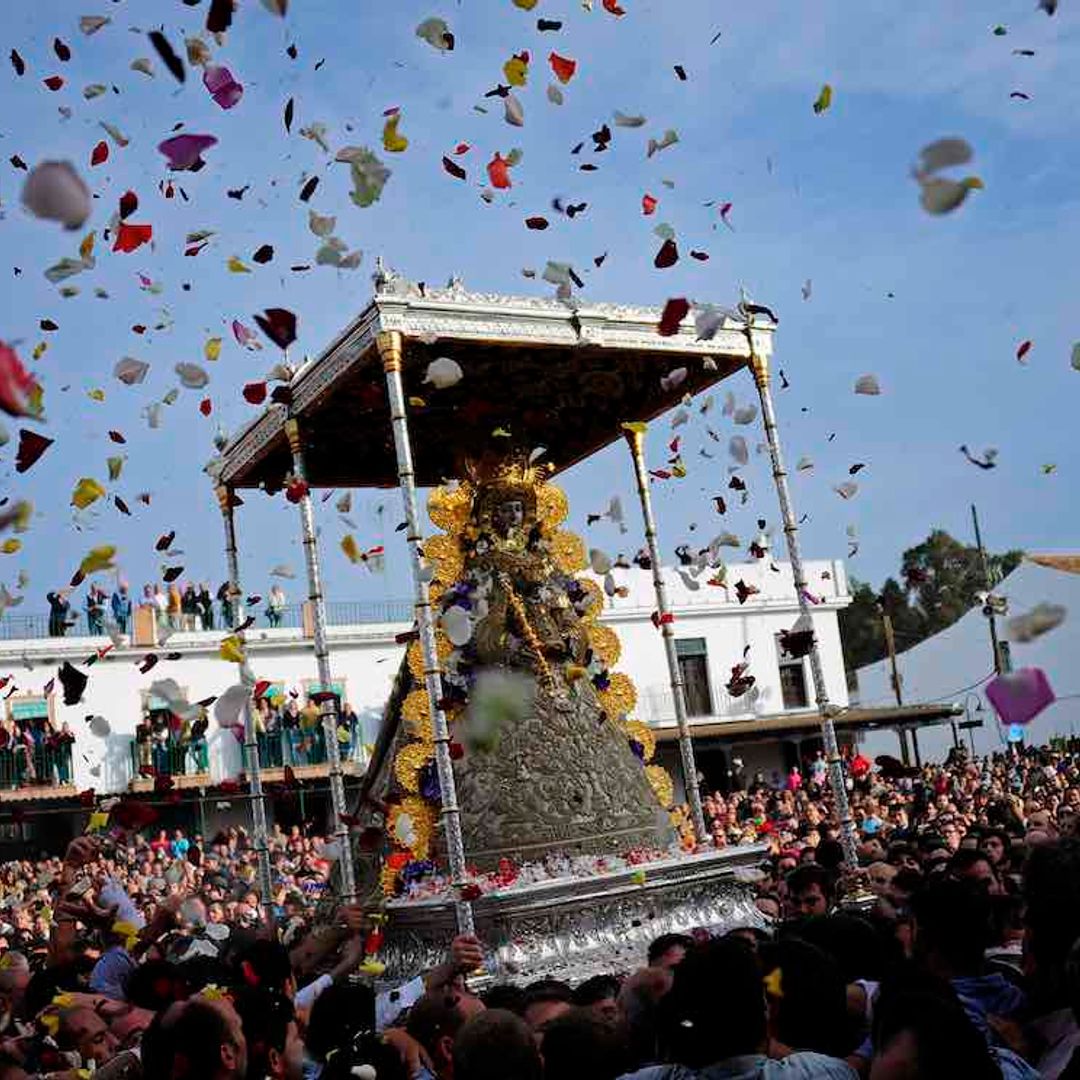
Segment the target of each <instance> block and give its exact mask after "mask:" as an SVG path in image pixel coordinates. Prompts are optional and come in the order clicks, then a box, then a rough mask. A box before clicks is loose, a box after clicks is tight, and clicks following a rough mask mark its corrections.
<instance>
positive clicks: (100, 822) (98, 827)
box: [86, 810, 109, 833]
mask: <svg viewBox="0 0 1080 1080" xmlns="http://www.w3.org/2000/svg"><path fill="white" fill-rule="evenodd" d="M108 827H109V812H108V811H107V810H95V811H94V812H93V813H92V814H91V815H90V820H89V821H88V822H87V823H86V831H87V832H88V833H96V832H102V831H103V830H104V829H107V828H108Z"/></svg>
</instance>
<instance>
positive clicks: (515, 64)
mask: <svg viewBox="0 0 1080 1080" xmlns="http://www.w3.org/2000/svg"><path fill="white" fill-rule="evenodd" d="M503 74H504V75H505V76H506V81H507V82H508V83H509V84H510V85H511V86H524V85H525V80H526V79H527V78H528V75H529V65H528V64H526V63H525V61H524V60H522V59H521V57H520V56H511V57H510V59H509V60H507V61H506V63H505V64H503Z"/></svg>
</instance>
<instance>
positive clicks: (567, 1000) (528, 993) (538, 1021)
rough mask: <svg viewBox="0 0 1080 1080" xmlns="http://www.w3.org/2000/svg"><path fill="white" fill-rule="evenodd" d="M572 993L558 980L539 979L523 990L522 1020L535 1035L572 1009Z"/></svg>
mask: <svg viewBox="0 0 1080 1080" xmlns="http://www.w3.org/2000/svg"><path fill="white" fill-rule="evenodd" d="M573 999H574V992H573V990H571V989H570V987H569V986H568V985H567V984H566V983H564V982H560V981H559V980H558V979H541V980H540V981H539V982H535V983H532V984H531V985H530V986H527V987H526V988H525V998H524V1002H523V1005H522V1009H521V1016H522V1019H523V1020H524V1021H525V1023H526V1024H528V1025H529V1027H530V1028H531V1029H532V1030H533V1031H534V1032H535V1033H536V1034H537V1035H539V1034H541V1033H542V1032H543V1030H544V1028H545V1027H547V1025H548V1024H550V1023H551V1021H552V1020H554V1019H555V1018H556V1017H559V1016H562V1015H563V1014H564V1013H568V1012H569V1011H570V1010H571V1009H572V1008H573Z"/></svg>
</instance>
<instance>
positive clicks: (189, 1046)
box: [142, 996, 248, 1080]
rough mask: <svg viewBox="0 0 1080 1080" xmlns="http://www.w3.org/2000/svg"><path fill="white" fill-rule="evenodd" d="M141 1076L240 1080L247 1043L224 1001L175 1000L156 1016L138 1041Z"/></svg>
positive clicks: (233, 1011) (236, 1016) (244, 1071)
mask: <svg viewBox="0 0 1080 1080" xmlns="http://www.w3.org/2000/svg"><path fill="white" fill-rule="evenodd" d="M142 1062H143V1075H144V1076H147V1077H150V1076H162V1077H170V1078H171V1080H245V1077H246V1076H247V1069H248V1059H247V1041H246V1039H245V1038H244V1029H243V1026H242V1024H241V1022H240V1016H239V1014H238V1013H237V1011H236V1009H235V1008H234V1007H233V1005H232V1003H231V1002H230V1001H228V1000H227V999H226V998H208V997H204V996H200V997H195V998H190V999H189V1000H187V1001H181V1002H177V1004H175V1005H172V1006H170V1007H169V1008H168V1009H166V1010H165V1012H163V1013H160V1014H159V1015H158V1017H157V1019H155V1021H154V1022H153V1023H152V1024H151V1025H150V1027H149V1028H148V1029H147V1031H146V1033H145V1035H144V1036H143V1041H142Z"/></svg>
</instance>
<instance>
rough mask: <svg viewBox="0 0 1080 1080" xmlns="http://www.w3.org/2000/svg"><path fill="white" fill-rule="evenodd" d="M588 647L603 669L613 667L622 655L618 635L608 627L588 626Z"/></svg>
mask: <svg viewBox="0 0 1080 1080" xmlns="http://www.w3.org/2000/svg"><path fill="white" fill-rule="evenodd" d="M589 645H590V646H591V647H592V651H593V653H594V654H595V655H596V657H597V658H598V659H599V660H600V661H601V663H602V664H603V665H604V667H607V668H611V667H614V666H615V665H616V664H617V663H618V662H619V657H620V656H621V655H622V643H621V642H620V641H619V635H618V634H616V633H615V631H614V630H612V629H611V627H610V626H590V627H589Z"/></svg>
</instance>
